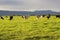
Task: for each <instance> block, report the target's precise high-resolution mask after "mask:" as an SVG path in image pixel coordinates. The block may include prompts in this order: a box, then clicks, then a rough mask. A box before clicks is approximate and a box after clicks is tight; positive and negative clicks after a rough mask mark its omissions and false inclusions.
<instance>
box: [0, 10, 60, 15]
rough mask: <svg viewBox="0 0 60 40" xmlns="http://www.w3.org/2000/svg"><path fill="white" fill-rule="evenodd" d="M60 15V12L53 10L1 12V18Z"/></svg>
mask: <svg viewBox="0 0 60 40" xmlns="http://www.w3.org/2000/svg"><path fill="white" fill-rule="evenodd" d="M48 14H51V15H60V12H55V11H51V10H42V11H39V10H36V11H33V12H31V11H6V10H0V16H12V15H22V16H23V15H24V16H30V15H48Z"/></svg>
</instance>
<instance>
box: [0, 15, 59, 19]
mask: <svg viewBox="0 0 60 40" xmlns="http://www.w3.org/2000/svg"><path fill="white" fill-rule="evenodd" d="M45 16H46V17H47V19H49V18H50V17H51V15H38V16H36V17H37V18H38V19H39V18H40V17H41V18H42V17H45ZM55 16H56V18H60V15H55ZM6 17H8V16H6ZM28 17H29V16H22V18H23V19H28ZM0 18H1V19H2V20H4V18H3V17H2V16H0ZM12 19H13V16H10V18H9V20H12Z"/></svg>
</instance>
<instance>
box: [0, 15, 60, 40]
mask: <svg viewBox="0 0 60 40" xmlns="http://www.w3.org/2000/svg"><path fill="white" fill-rule="evenodd" d="M3 17H4V20H2V19H0V40H60V18H56V17H55V16H51V18H50V19H47V18H46V17H44V18H39V19H37V17H36V16H30V17H29V18H28V19H23V18H22V17H21V16H14V18H13V19H12V20H9V16H8V18H6V17H5V16H3Z"/></svg>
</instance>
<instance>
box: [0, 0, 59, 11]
mask: <svg viewBox="0 0 60 40" xmlns="http://www.w3.org/2000/svg"><path fill="white" fill-rule="evenodd" d="M59 4H60V0H0V6H4V7H5V8H6V7H8V8H10V9H18V10H25V9H27V10H28V9H54V10H55V9H56V10H60V5H59ZM6 9H7V8H6Z"/></svg>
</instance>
